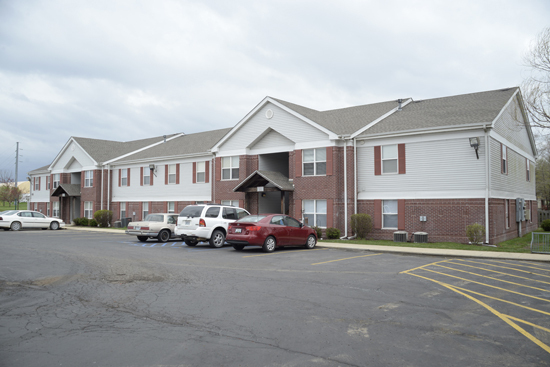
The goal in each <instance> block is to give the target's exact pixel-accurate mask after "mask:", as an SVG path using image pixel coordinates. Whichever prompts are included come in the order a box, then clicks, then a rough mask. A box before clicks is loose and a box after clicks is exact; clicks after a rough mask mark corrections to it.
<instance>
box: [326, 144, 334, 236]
mask: <svg viewBox="0 0 550 367" xmlns="http://www.w3.org/2000/svg"><path fill="white" fill-rule="evenodd" d="M327 153H328V152H327ZM332 215H333V207H332V199H327V228H331V227H332V225H333V221H332Z"/></svg>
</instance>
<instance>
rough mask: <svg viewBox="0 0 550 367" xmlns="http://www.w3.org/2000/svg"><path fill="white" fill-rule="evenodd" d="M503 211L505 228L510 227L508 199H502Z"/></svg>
mask: <svg viewBox="0 0 550 367" xmlns="http://www.w3.org/2000/svg"><path fill="white" fill-rule="evenodd" d="M504 212H505V213H506V219H505V220H506V223H505V225H506V228H510V200H508V199H506V200H504Z"/></svg>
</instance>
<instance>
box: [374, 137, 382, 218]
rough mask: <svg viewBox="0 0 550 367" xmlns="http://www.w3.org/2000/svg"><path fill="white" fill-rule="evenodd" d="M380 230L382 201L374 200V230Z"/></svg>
mask: <svg viewBox="0 0 550 367" xmlns="http://www.w3.org/2000/svg"><path fill="white" fill-rule="evenodd" d="M378 148H380V147H378ZM381 228H382V200H374V229H381Z"/></svg>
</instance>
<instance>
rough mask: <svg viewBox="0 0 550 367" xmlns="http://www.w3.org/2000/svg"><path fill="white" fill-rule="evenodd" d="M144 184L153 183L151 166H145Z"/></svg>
mask: <svg viewBox="0 0 550 367" xmlns="http://www.w3.org/2000/svg"><path fill="white" fill-rule="evenodd" d="M143 184H144V185H151V170H150V169H149V167H145V168H144V169H143Z"/></svg>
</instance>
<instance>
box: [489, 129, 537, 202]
mask: <svg viewBox="0 0 550 367" xmlns="http://www.w3.org/2000/svg"><path fill="white" fill-rule="evenodd" d="M490 145H491V194H492V196H493V197H505V198H518V197H521V198H525V199H528V200H536V199H535V181H536V180H535V179H534V175H531V176H532V177H531V181H527V180H526V179H525V175H526V173H525V157H524V156H523V155H520V154H519V153H517V152H515V151H514V150H513V149H511V148H510V147H508V151H507V157H506V158H507V166H508V174H507V175H503V174H502V173H501V172H502V160H501V157H500V154H501V148H500V147H501V144H500V142H498V141H496V140H494V139H490Z"/></svg>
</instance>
